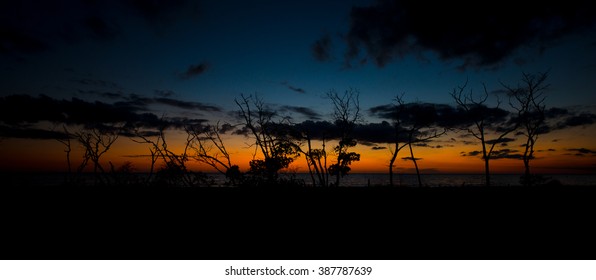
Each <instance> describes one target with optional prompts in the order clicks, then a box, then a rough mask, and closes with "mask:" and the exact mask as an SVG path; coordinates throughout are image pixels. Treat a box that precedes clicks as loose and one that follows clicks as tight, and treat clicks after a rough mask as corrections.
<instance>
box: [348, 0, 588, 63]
mask: <svg viewBox="0 0 596 280" xmlns="http://www.w3.org/2000/svg"><path fill="white" fill-rule="evenodd" d="M595 22H596V10H594V9H593V8H592V6H591V4H590V3H589V2H588V1H574V0H571V1H565V2H541V3H540V4H536V5H519V4H518V3H517V2H507V1H506V2H499V3H492V2H491V3H486V5H474V4H473V3H470V2H463V1H456V2H454V1H442V2H432V3H429V2H426V1H405V0H402V1H400V0H379V1H377V2H376V4H374V5H372V6H368V7H354V8H352V11H351V14H350V29H349V32H348V34H347V35H346V41H347V44H348V50H347V51H346V53H345V57H346V62H347V63H348V64H349V63H350V62H351V61H353V60H355V59H356V60H360V59H361V58H360V57H361V52H362V50H364V51H365V53H366V57H370V58H372V59H373V60H374V61H375V63H376V64H377V65H378V66H384V65H385V64H387V63H389V62H391V61H392V60H394V59H396V58H400V57H402V56H404V55H406V54H410V53H414V54H418V55H420V53H421V52H423V51H426V50H430V51H433V52H434V53H437V54H438V55H439V57H440V58H441V59H444V60H452V59H461V60H462V61H463V65H464V66H474V67H477V66H480V67H493V66H495V65H498V64H499V63H501V62H502V61H504V60H505V59H507V58H509V57H510V56H511V55H512V54H513V53H514V52H515V51H516V50H517V49H519V48H520V47H522V46H532V47H538V48H544V47H548V46H549V44H551V43H553V42H554V41H556V40H557V39H559V38H561V37H563V36H565V35H568V34H572V33H577V32H581V31H584V30H589V29H590V27H593V26H594V25H595Z"/></svg>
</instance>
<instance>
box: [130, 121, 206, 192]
mask: <svg viewBox="0 0 596 280" xmlns="http://www.w3.org/2000/svg"><path fill="white" fill-rule="evenodd" d="M165 129H166V127H165V126H160V127H159V128H158V133H157V136H156V138H155V139H151V136H148V135H146V134H145V133H143V132H141V131H138V130H137V131H136V132H135V135H136V137H137V138H138V139H133V141H135V142H137V143H145V144H149V146H150V147H149V151H150V153H151V169H150V174H149V178H151V177H152V176H153V175H154V167H155V163H156V162H157V160H158V159H161V160H162V161H163V164H164V167H163V169H162V170H161V171H162V174H163V176H162V177H163V178H162V179H163V180H165V182H164V183H165V184H168V185H179V184H182V185H184V186H195V185H197V184H198V183H199V182H198V181H197V177H196V176H195V174H193V173H192V172H190V171H189V170H188V169H187V167H186V162H187V161H188V160H189V150H190V146H191V144H192V143H193V141H194V138H195V136H194V135H191V134H187V137H186V140H185V142H184V147H183V150H182V152H181V153H176V152H174V151H172V150H171V149H170V148H169V146H168V142H167V141H166V134H165ZM148 180H149V179H148Z"/></svg>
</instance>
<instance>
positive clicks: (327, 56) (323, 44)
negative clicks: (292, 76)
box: [311, 34, 331, 61]
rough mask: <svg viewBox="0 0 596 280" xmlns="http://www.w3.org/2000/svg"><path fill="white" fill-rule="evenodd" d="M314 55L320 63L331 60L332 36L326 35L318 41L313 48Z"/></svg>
mask: <svg viewBox="0 0 596 280" xmlns="http://www.w3.org/2000/svg"><path fill="white" fill-rule="evenodd" d="M311 51H312V55H313V56H314V57H315V59H316V60H318V61H329V60H331V36H329V34H326V35H324V36H323V37H321V38H320V39H318V40H316V41H315V42H314V43H313V44H312V46H311Z"/></svg>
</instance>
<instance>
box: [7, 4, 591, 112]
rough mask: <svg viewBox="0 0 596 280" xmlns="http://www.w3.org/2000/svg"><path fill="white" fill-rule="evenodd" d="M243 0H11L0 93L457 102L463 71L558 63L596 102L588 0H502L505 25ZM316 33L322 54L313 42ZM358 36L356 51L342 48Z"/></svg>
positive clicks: (315, 105)
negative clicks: (521, 0) (540, 4)
mask: <svg viewBox="0 0 596 280" xmlns="http://www.w3.org/2000/svg"><path fill="white" fill-rule="evenodd" d="M249 2H250V3H248V2H247V3H245V1H198V2H193V1H133V0H130V1H55V2H52V3H46V2H45V1H18V2H16V3H11V2H3V3H2V4H0V6H1V10H2V11H1V12H0V15H1V16H2V19H1V21H0V23H1V26H2V29H1V30H0V31H1V33H0V34H1V37H2V38H0V40H2V41H0V43H1V44H0V46H1V48H0V61H2V63H1V65H2V66H1V67H0V83H1V84H2V86H1V92H0V94H1V95H3V96H6V95H11V94H29V95H38V94H46V95H49V96H52V97H56V98H70V97H73V96H77V97H79V98H82V99H86V100H103V101H106V102H114V101H115V100H117V98H115V97H117V96H118V95H119V96H128V95H130V94H137V95H140V96H147V97H154V96H167V97H169V98H172V99H177V100H183V101H193V102H200V103H204V104H207V105H214V106H220V107H222V108H223V109H224V110H223V111H228V110H233V109H235V104H234V103H233V99H234V98H235V97H238V96H239V95H240V94H241V93H244V94H254V93H258V94H259V96H261V97H262V98H263V99H264V100H265V101H266V102H269V103H272V104H279V105H291V106H298V107H308V108H311V109H314V110H316V111H317V112H319V113H322V114H326V113H327V111H328V109H329V108H330V104H329V102H328V100H325V99H323V98H322V97H323V96H324V95H325V93H326V92H327V91H329V90H330V89H336V90H338V91H343V90H345V89H347V88H349V87H352V88H355V89H358V90H359V91H360V92H361V105H362V107H363V108H364V109H367V108H369V107H371V106H375V105H380V104H385V103H389V102H391V99H392V98H393V97H394V96H395V95H396V94H399V93H405V98H406V100H407V101H426V102H437V103H452V101H451V99H450V97H449V95H448V93H449V91H450V90H451V89H452V88H454V87H456V86H458V85H461V84H463V83H464V82H465V81H466V79H468V80H469V81H470V86H472V87H473V88H474V90H476V91H480V90H481V87H480V85H481V83H482V82H485V83H487V86H488V88H489V90H495V89H498V88H499V84H498V82H499V81H502V82H505V83H508V84H512V85H515V83H517V81H518V80H519V77H520V74H521V72H522V71H526V72H537V71H547V70H549V69H550V79H549V81H550V84H551V85H552V87H551V90H550V91H549V94H550V95H549V99H548V101H547V103H548V104H549V105H551V106H552V105H556V106H573V105H594V104H596V94H595V92H594V91H595V90H594V89H595V88H596V79H594V77H596V39H595V38H596V36H594V35H596V32H595V29H594V24H593V23H594V20H593V19H594V14H593V13H587V14H582V13H581V10H582V8H581V7H580V8H575V6H574V5H576V4H577V5H579V4H582V3H581V2H578V3H574V2H573V1H572V2H570V3H567V4H566V5H568V6H565V7H564V8H561V7H558V6H554V7H553V8H552V9H551V8H545V9H544V10H540V11H538V12H536V17H535V18H534V19H531V20H527V21H525V20H524V17H523V16H518V14H523V12H524V11H519V12H514V15H510V14H506V15H504V16H503V15H502V13H501V10H503V9H504V8H503V7H494V8H495V13H494V14H495V15H500V16H502V17H503V18H502V19H500V18H497V20H496V23H494V24H495V26H497V27H495V26H492V25H491V22H492V21H489V22H488V23H478V22H477V20H478V19H480V20H483V19H484V18H485V14H484V13H486V9H488V8H489V7H490V5H489V3H487V7H484V8H482V9H480V7H478V9H477V10H474V11H472V12H467V10H466V12H465V13H463V14H462V11H459V10H460V9H458V7H453V8H454V12H448V11H446V10H445V7H433V5H431V4H425V5H428V7H427V8H428V9H429V10H428V11H429V12H426V10H424V9H423V8H425V6H424V5H420V7H419V6H418V5H416V4H412V5H407V4H404V5H402V6H400V5H397V4H393V3H390V2H391V1H385V2H384V3H382V4H378V6H375V5H377V4H375V3H376V2H374V1H249ZM503 5H504V4H503ZM367 6H371V7H372V8H370V10H365V11H363V12H361V13H358V12H355V11H353V10H352V9H353V7H367ZM472 8H473V7H472ZM565 8H566V9H565ZM509 9H511V8H509ZM443 11H444V12H443ZM505 11H509V10H505ZM578 11H579V12H578ZM401 12H403V13H404V15H398V14H399V13H401ZM435 13H436V14H435ZM388 14H389V15H391V17H387V15H388ZM469 14H476V15H475V16H471V17H470V18H465V17H464V16H465V15H469ZM490 15H491V13H490V12H489V13H488V16H490ZM510 17H511V18H513V20H511V21H512V22H513V23H511V26H506V25H507V24H509V22H511V21H508V20H507V19H508V18H510ZM446 19H447V21H446ZM449 19H453V21H456V23H454V24H451V23H449V22H450V21H451V20H449ZM503 23H507V24H503ZM501 26H502V27H501ZM379 27H380V28H379ZM520 30H522V31H520ZM383 32H386V33H387V34H384V33H383ZM450 32H453V34H451V33H450ZM516 32H517V33H516ZM524 32H525V33H524ZM363 34H364V35H363ZM388 34H389V35H388ZM450 36H451V37H450ZM491 36H493V37H491ZM450 38H452V40H451V39H450ZM478 38H481V39H478ZM486 38H488V39H486ZM468 40H469V42H468ZM474 40H477V41H474ZM491 40H492V41H491ZM317 42H318V43H319V46H322V47H323V48H322V49H319V51H324V53H321V52H319V53H315V52H314V51H313V48H315V46H316V44H317ZM478 42H480V43H478ZM367 44H369V45H367ZM493 45H498V46H501V45H503V46H505V47H499V48H498V49H497V48H493V47H492V46H493ZM351 46H357V47H358V49H359V53H358V55H356V56H346V54H347V52H349V50H350V47H351ZM483 48H484V49H486V50H484V49H483ZM501 50H503V51H502V52H500V51H501ZM387 52H389V58H387V57H386V56H383V54H387ZM379 54H381V59H379V58H378V57H379V56H378V55H379ZM346 57H347V58H346ZM98 93H112V95H111V96H112V99H110V98H106V97H105V94H104V96H103V97H102V96H100V95H99V94H98ZM154 109H155V112H156V113H167V114H174V112H175V111H176V110H177V109H176V108H173V107H171V106H168V107H163V106H162V107H155V108H154ZM203 117H206V118H215V119H217V118H224V117H225V114H224V113H222V114H221V115H220V116H214V115H205V114H203Z"/></svg>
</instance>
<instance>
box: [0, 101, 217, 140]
mask: <svg viewBox="0 0 596 280" xmlns="http://www.w3.org/2000/svg"><path fill="white" fill-rule="evenodd" d="M137 98H138V100H137V101H138V102H133V101H125V102H115V103H105V102H101V101H95V102H89V101H85V100H82V99H78V98H71V99H70V100H66V99H62V100H60V99H54V98H52V97H48V96H44V95H40V96H38V97H33V96H29V95H10V96H5V97H0V123H2V124H3V125H4V126H5V127H10V128H11V129H12V130H7V129H5V132H4V134H8V135H43V133H45V132H43V131H35V130H30V129H28V130H22V129H24V128H27V127H30V126H31V125H36V124H39V123H41V122H50V123H56V124H57V123H63V124H67V125H83V126H86V127H110V126H114V125H115V124H117V125H119V126H124V127H140V128H143V127H144V128H159V127H177V128H179V127H183V126H185V125H203V124H204V123H206V122H207V120H205V119H189V118H180V117H158V116H157V115H155V114H153V113H148V112H146V111H147V110H148V108H146V107H144V106H145V105H146V104H143V103H142V102H143V101H146V100H145V99H143V98H141V97H137ZM148 100H149V101H150V102H155V101H154V100H153V99H148ZM194 105H195V108H196V104H194ZM203 109H204V108H203ZM207 109H210V110H211V109H213V108H209V107H207ZM16 129H21V130H16ZM27 133H29V134H27ZM45 135H51V134H45ZM22 137H24V136H22ZM31 137H33V136H31ZM39 137H42V136H38V138H39ZM48 137H49V136H48Z"/></svg>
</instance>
